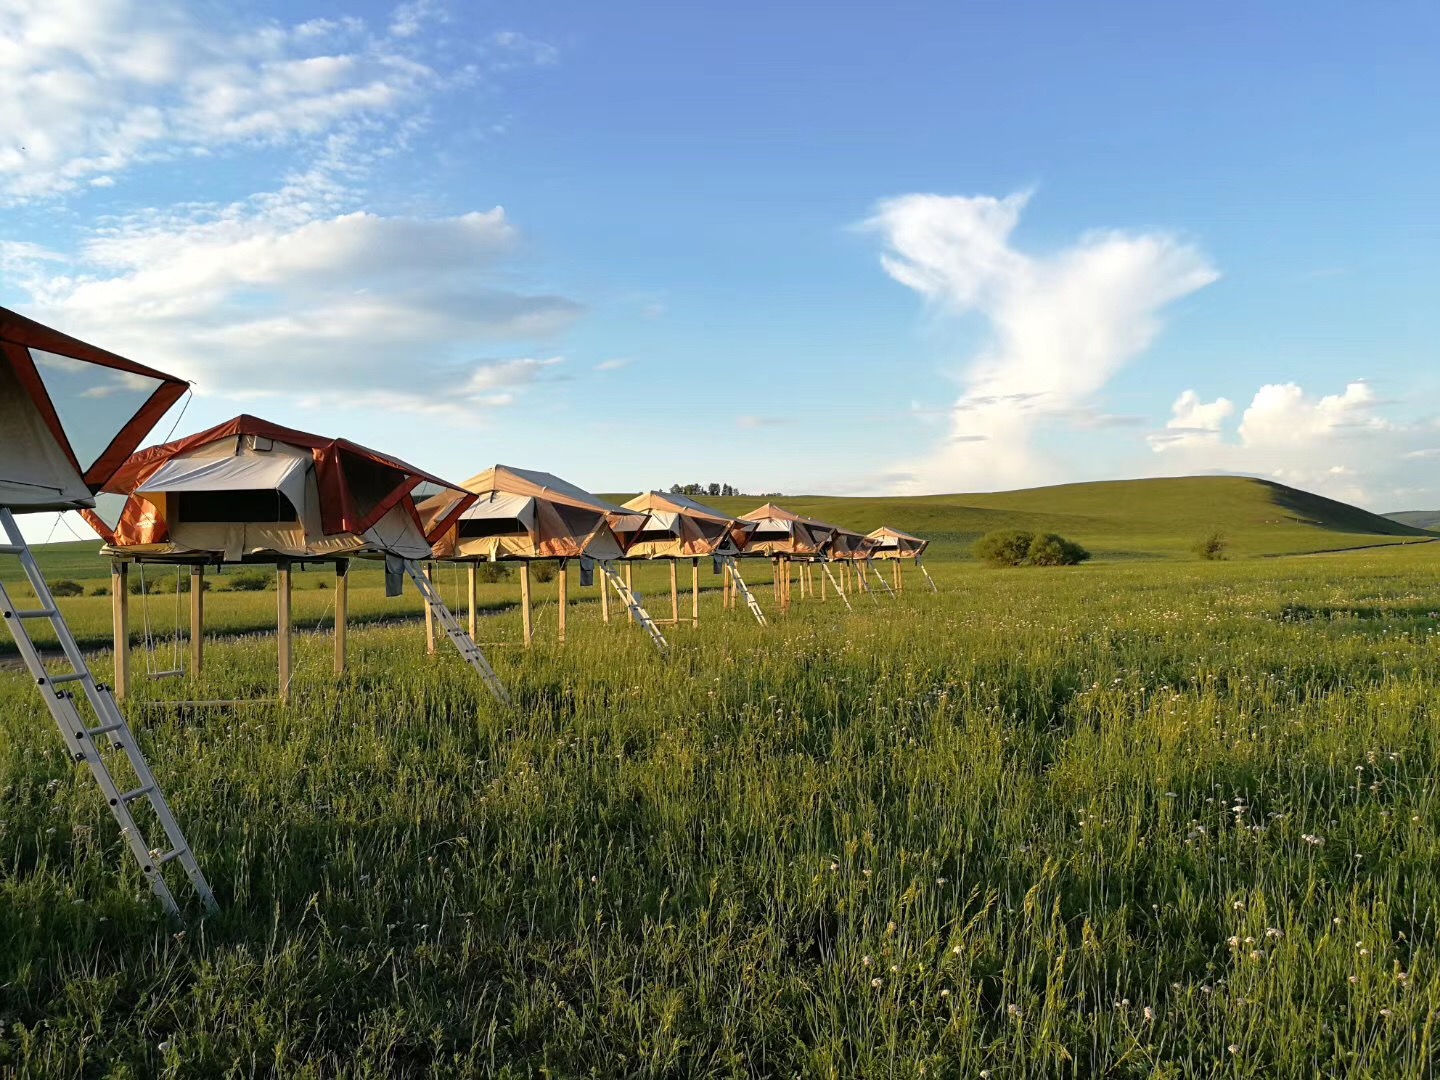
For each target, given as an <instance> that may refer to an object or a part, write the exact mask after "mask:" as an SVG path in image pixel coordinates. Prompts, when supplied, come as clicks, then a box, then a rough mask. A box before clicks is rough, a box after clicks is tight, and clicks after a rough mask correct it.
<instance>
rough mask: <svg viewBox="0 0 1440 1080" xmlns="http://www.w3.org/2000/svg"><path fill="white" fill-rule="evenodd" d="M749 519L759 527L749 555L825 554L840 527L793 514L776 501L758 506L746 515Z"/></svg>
mask: <svg viewBox="0 0 1440 1080" xmlns="http://www.w3.org/2000/svg"><path fill="white" fill-rule="evenodd" d="M745 520H746V521H753V522H754V523H755V531H754V532H753V533H751V534H750V542H749V543H748V544H746V545H745V552H744V554H746V555H790V556H798V557H801V558H817V557H821V556H823V555H824V553H825V546H826V545H827V544H828V543H829V542H830V538H831V536H832V535H834V533H835V532H836V531H837V530H836V527H835V526H834V525H828V524H826V523H825V522H823V521H817V520H815V519H814V518H807V517H801V516H800V515H799V514H792V513H791V512H790V511H789V510H786V509H785V508H784V507H780V506H776V505H775V504H774V503H765V504H764V505H763V506H759V507H756V508H755V509H754V510H752V511H750V513H748V514H746V515H745Z"/></svg>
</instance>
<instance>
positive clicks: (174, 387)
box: [0, 308, 188, 512]
mask: <svg viewBox="0 0 1440 1080" xmlns="http://www.w3.org/2000/svg"><path fill="white" fill-rule="evenodd" d="M187 388H188V384H187V383H186V382H185V381H184V380H182V379H177V378H175V377H174V376H171V375H166V374H164V373H163V372H159V371H156V370H155V369H153V368H148V367H144V366H142V365H140V364H136V363H134V362H133V361H130V360H126V359H125V358H124V357H121V356H116V355H115V354H114V353H111V352H106V351H105V350H104V349H97V348H96V347H95V346H93V345H87V344H85V342H83V341H78V340H76V339H75V338H72V337H69V336H68V335H66V334H62V333H60V332H59V331H58V330H52V329H50V328H49V327H47V326H42V325H41V324H40V323H37V322H34V321H32V320H30V319H27V318H25V317H24V316H21V315H17V314H15V312H13V311H8V310H6V309H5V308H0V506H7V507H9V508H10V509H12V510H16V511H21V512H26V511H37V510H74V509H79V508H81V507H87V506H93V505H94V501H93V496H94V493H95V492H96V491H98V490H100V488H101V487H103V486H104V484H105V483H106V482H107V481H108V480H109V479H110V477H111V475H112V474H113V473H114V472H115V470H116V469H117V468H119V467H120V465H121V464H122V463H123V462H124V461H125V459H126V458H127V457H128V456H129V455H130V453H131V451H133V450H134V449H135V447H136V446H138V445H139V444H140V441H141V440H142V439H144V438H145V436H146V435H148V434H149V433H150V429H151V428H152V427H154V426H155V424H156V423H157V422H158V421H159V419H160V417H161V416H163V415H164V414H165V411H166V410H167V409H169V408H170V406H171V405H173V404H175V402H176V401H178V400H179V399H180V397H181V396H182V395H183V394H184V393H185V391H186V389H187Z"/></svg>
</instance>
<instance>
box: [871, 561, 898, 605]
mask: <svg viewBox="0 0 1440 1080" xmlns="http://www.w3.org/2000/svg"><path fill="white" fill-rule="evenodd" d="M865 565H866V566H868V567H870V569H871V570H874V571H875V576H876V577H877V578H879V579H880V584H881V585H884V586H885V591H886V592H887V593H889V594H890V595H891V596H892V597H893V596H894V595H895V590H894V589H892V588H891V587H890V583H889V582H888V581H886V580H885V575H884V574H882V573H880V568H879V567H878V566H876V565H875V560H874V559H866V560H865ZM871 595H872V596H873V595H874V594H873V593H872V594H871ZM875 602H876V603H877V604H878V603H879V602H880V601H879V600H876V601H875Z"/></svg>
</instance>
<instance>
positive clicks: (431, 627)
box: [425, 562, 435, 656]
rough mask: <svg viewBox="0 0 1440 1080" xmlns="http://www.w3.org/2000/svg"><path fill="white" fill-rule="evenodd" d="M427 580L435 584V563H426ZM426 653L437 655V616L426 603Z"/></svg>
mask: <svg viewBox="0 0 1440 1080" xmlns="http://www.w3.org/2000/svg"><path fill="white" fill-rule="evenodd" d="M425 580H426V581H428V582H430V584H431V586H432V587H433V586H434V584H435V564H434V563H433V562H427V563H426V564H425ZM425 653H426V655H427V656H434V655H435V616H434V615H433V614H432V613H431V611H430V605H429V604H426V605H425Z"/></svg>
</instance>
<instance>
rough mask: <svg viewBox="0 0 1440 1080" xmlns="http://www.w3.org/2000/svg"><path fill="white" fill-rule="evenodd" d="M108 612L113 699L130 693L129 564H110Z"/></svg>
mask: <svg viewBox="0 0 1440 1080" xmlns="http://www.w3.org/2000/svg"><path fill="white" fill-rule="evenodd" d="M110 614H111V618H112V621H113V623H114V632H115V679H114V682H115V686H114V690H115V699H116V700H117V701H123V700H124V698H125V695H127V694H128V693H130V564H129V563H126V562H120V561H119V560H116V561H115V562H113V563H111V564H110Z"/></svg>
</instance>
